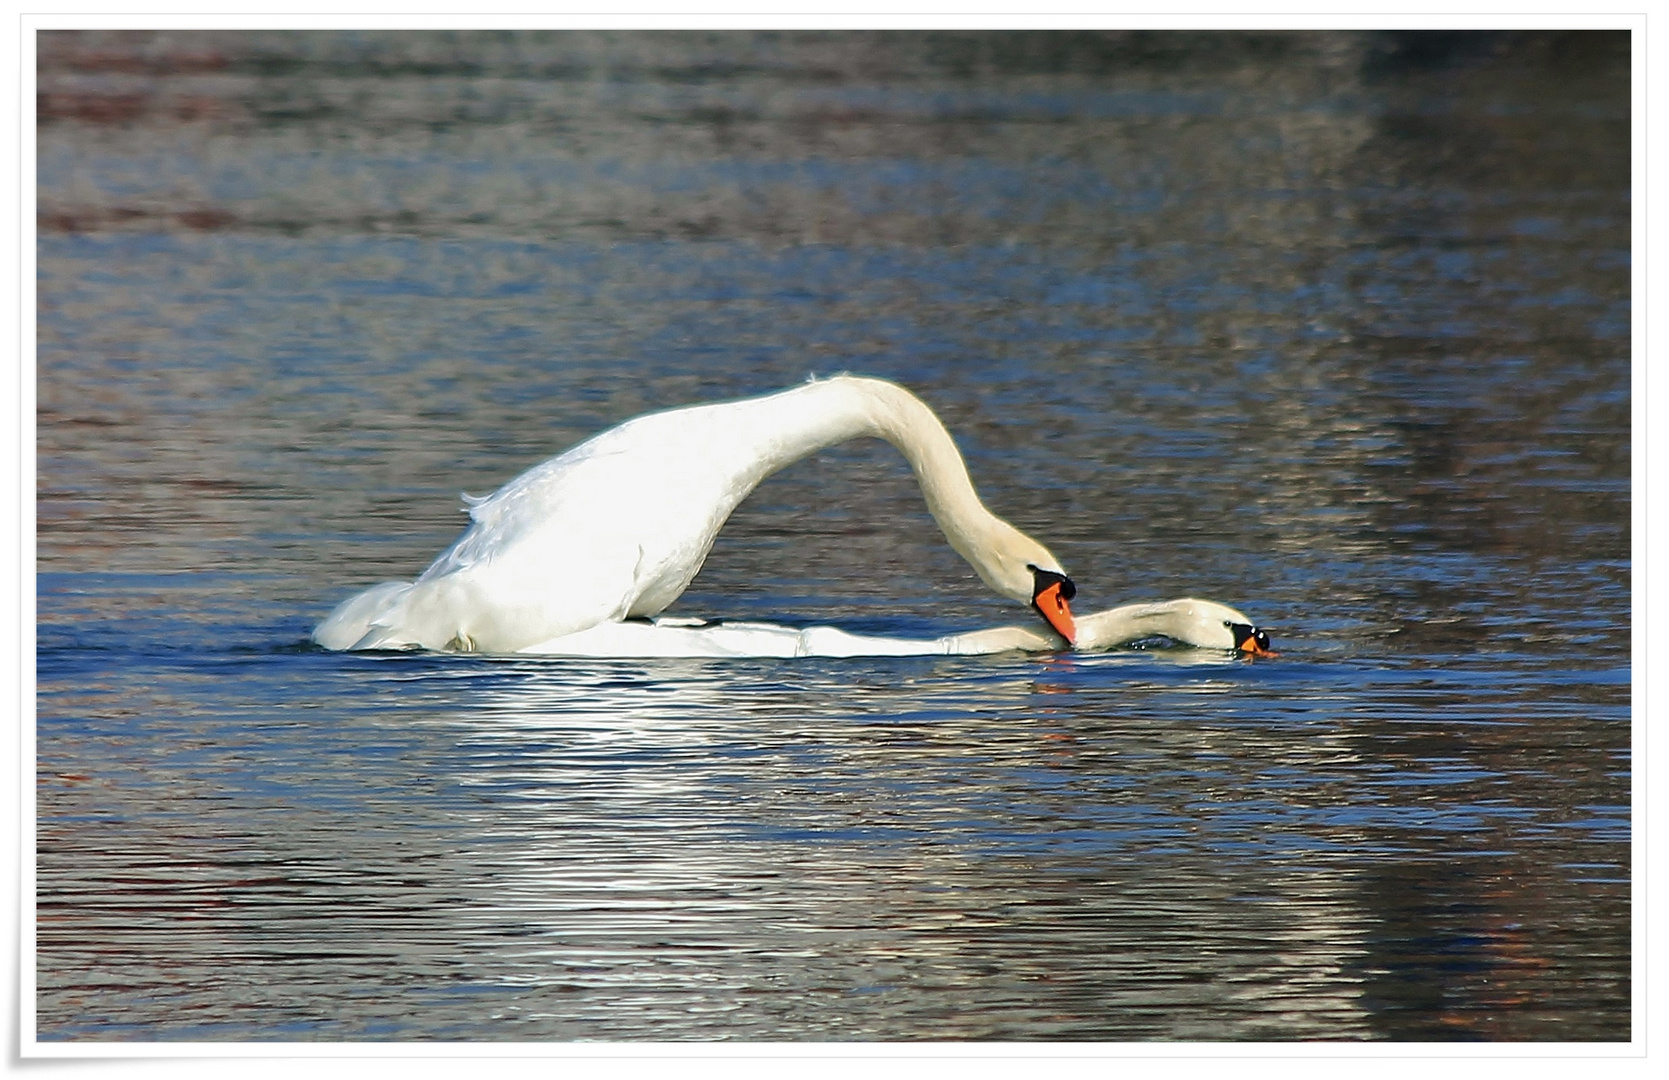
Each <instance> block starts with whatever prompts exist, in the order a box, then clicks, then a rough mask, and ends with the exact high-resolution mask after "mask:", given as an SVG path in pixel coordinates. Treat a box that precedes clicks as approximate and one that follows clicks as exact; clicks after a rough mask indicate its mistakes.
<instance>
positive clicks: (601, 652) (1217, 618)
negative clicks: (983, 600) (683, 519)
mask: <svg viewBox="0 0 1669 1080" xmlns="http://www.w3.org/2000/svg"><path fill="white" fill-rule="evenodd" d="M1075 622H1076V629H1077V643H1076V647H1077V648H1078V650H1079V651H1081V652H1089V651H1094V650H1098V649H1111V648H1115V647H1117V646H1119V645H1125V644H1128V643H1130V642H1132V641H1139V640H1141V639H1143V638H1150V637H1155V636H1164V637H1168V638H1171V639H1172V640H1174V641H1177V642H1179V643H1181V644H1183V645H1194V646H1198V647H1200V648H1206V649H1221V650H1225V651H1233V652H1235V653H1236V654H1241V655H1246V656H1277V655H1279V654H1278V653H1275V652H1273V651H1271V650H1270V648H1269V633H1268V631H1266V630H1263V629H1260V628H1259V627H1257V626H1255V625H1253V623H1252V620H1251V619H1249V618H1247V617H1246V616H1245V615H1242V614H1241V613H1240V612H1238V611H1236V610H1235V609H1234V608H1231V607H1228V606H1227V605H1224V604H1219V603H1216V602H1214V601H1211V600H1199V599H1195V598H1193V597H1186V598H1184V599H1181V600H1167V601H1164V602H1162V603H1146V604H1126V605H1124V606H1123V607H1116V608H1111V609H1109V610H1107V611H1097V612H1094V613H1093V614H1089V615H1079V616H1077V618H1076V620H1075ZM1065 644H1066V642H1065V640H1064V639H1063V638H1061V637H1060V636H1059V635H1058V634H1056V633H1054V632H1052V631H1048V630H1044V629H1043V628H1041V627H1034V626H999V627H993V628H992V629H989V630H976V631H973V632H972V633H966V634H949V635H946V636H944V637H940V638H935V639H931V640H927V639H920V638H890V637H879V636H874V635H868V634H852V633H848V632H846V631H844V630H840V629H838V628H836V627H832V626H812V627H807V628H805V629H803V630H796V629H794V628H793V627H788V626H777V625H774V624H771V623H756V622H711V623H710V622H706V621H704V620H702V619H690V618H680V617H670V616H663V617H661V618H657V619H653V620H632V621H629V622H615V623H600V624H598V625H597V626H594V627H591V628H590V629H587V630H582V631H580V632H579V633H576V634H568V635H566V636H564V637H559V638H555V639H552V640H550V641H544V642H540V643H539V644H537V645H531V646H528V647H527V648H525V649H522V650H521V652H523V653H527V654H535V655H540V656H580V657H597V658H610V657H612V658H650V657H663V658H664V657H807V656H821V657H842V656H986V655H990V654H992V653H1002V652H1013V651H1021V652H1053V651H1055V650H1058V649H1060V648H1061V647H1062V646H1063V645H1065Z"/></svg>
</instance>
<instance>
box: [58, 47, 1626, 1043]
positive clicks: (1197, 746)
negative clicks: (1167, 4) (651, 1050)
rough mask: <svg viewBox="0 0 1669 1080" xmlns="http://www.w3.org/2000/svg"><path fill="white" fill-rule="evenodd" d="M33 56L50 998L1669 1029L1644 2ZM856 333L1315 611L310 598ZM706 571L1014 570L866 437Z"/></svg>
mask: <svg viewBox="0 0 1669 1080" xmlns="http://www.w3.org/2000/svg"><path fill="white" fill-rule="evenodd" d="M39 44H40V54H41V61H40V88H41V97H40V100H39V122H40V127H39V173H38V178H39V195H38V197H39V203H40V216H39V225H40V232H39V243H38V249H37V254H38V270H39V280H38V289H39V308H38V328H39V339H40V347H39V353H38V357H37V364H38V368H37V395H38V399H39V411H38V414H37V424H38V428H37V444H36V450H37V476H38V486H37V504H36V511H37V545H38V561H37V572H38V574H37V596H36V602H37V606H38V620H39V621H38V635H37V669H36V670H37V681H38V698H37V703H36V704H37V719H36V738H37V749H38V756H37V780H38V795H37V802H36V859H37V868H38V875H39V884H38V890H37V894H36V897H35V901H36V913H37V921H36V926H35V931H36V937H37V940H36V946H37V953H36V961H37V972H36V975H37V978H36V987H35V1001H36V1008H37V1010H38V1028H37V1035H38V1037H39V1038H41V1039H44V1040H98V1041H110V1040H144V1041H151V1040H194V1039H206V1040H297V1039H304V1040H342V1039H373V1040H412V1039H429V1040H433V1039H442V1040H480V1041H497V1040H599V1039H602V1040H637V1039H657V1040H660V1039H743V1040H922V1039H982V1040H988V1039H1003V1040H1045V1039H1070V1040H1115V1041H1117V1040H1194V1039H1210V1040H1217V1039H1227V1040H1292V1039H1339V1040H1363V1039H1396V1040H1469V1039H1497V1040H1557V1041H1583V1040H1618V1039H1627V1038H1628V1037H1629V1033H1630V1024H1631V1014H1630V985H1629V972H1630V956H1631V927H1630V922H1629V905H1630V889H1631V886H1630V880H1631V867H1630V865H1629V840H1630V817H1631V807H1630V783H1631V781H1630V775H1631V773H1630V769H1631V765H1630V748H1631V743H1630V730H1629V725H1630V696H1629V684H1630V683H1629V680H1630V668H1629V647H1630V633H1629V625H1630V609H1629V589H1630V574H1631V565H1630V535H1629V509H1630V487H1629V482H1630V474H1629V460H1630V457H1629V447H1630V439H1631V433H1630V430H1629V409H1630V384H1629V336H1628V335H1629V328H1630V314H1629V293H1628V280H1629V279H1628V274H1629V247H1628V244H1629V215H1630V192H1629V187H1628V177H1629V145H1628V121H1629V115H1628V63H1629V56H1628V51H1627V39H1626V37H1621V36H1618V35H1605V34H1581V33H1577V34H1565V35H1551V36H1549V35H1508V34H1495V35H1481V36H1473V35H1438V36H1435V37H1420V36H1407V35H1404V36H1397V35H1323V34H1313V35H1297V36H1290V35H1204V36H1200V35H1087V36H1080V35H1064V36H1063V35H979V34H973V35H962V34H949V35H946V34H934V35H910V34H905V35H863V34H852V35H846V34H842V35H832V36H831V35H817V34H791V35H777V34H758V35H731V34H719V35H646V34H636V35H575V34H531V35H499V34H414V35H403V34H386V33H384V34H318V35H313V34H284V33H272V34H243V33H239V34H229V33H227V34H222V33H214V34H210V33H173V34H161V35H148V34H132V35H127V34H112V35H105V34H59V33H48V34H42V35H41V37H40V42H39ZM842 370H850V371H854V372H861V373H865V374H871V375H877V376H882V377H886V378H893V379H897V380H899V381H902V382H904V383H906V384H907V385H909V386H910V387H912V388H913V389H914V390H915V391H916V392H917V393H919V394H920V395H921V396H923V397H924V398H925V399H926V400H927V401H928V402H930V403H931V404H932V405H933V406H934V407H935V408H936V409H937V410H938V411H939V412H940V414H941V416H942V417H943V418H944V419H945V421H946V423H947V424H948V426H949V427H950V428H951V430H952V431H953V432H954V434H955V436H956V438H957V440H958V442H959V444H960V446H961V447H962V449H963V451H964V453H965V454H966V456H967V458H968V461H969V466H970V469H971V470H972V472H973V475H974V478H975V481H976V483H977V485H978V487H979V489H980V492H981V494H982V495H983V496H984V498H985V499H986V501H987V503H988V504H989V505H991V506H992V508H993V509H995V510H996V511H997V512H999V513H1001V514H1003V515H1004V516H1006V517H1008V518H1010V519H1011V520H1013V521H1014V522H1015V523H1017V524H1018V525H1020V526H1021V527H1022V528H1024V529H1026V530H1027V531H1029V532H1032V533H1034V534H1035V535H1038V536H1039V537H1041V538H1043V539H1045V541H1046V542H1047V543H1048V544H1049V545H1050V547H1051V548H1052V549H1053V550H1054V552H1055V553H1056V554H1057V555H1058V556H1059V557H1060V558H1061V560H1062V561H1063V563H1064V564H1065V565H1066V566H1067V568H1068V569H1069V570H1070V572H1071V573H1072V575H1073V577H1074V579H1075V580H1076V581H1077V583H1078V585H1079V588H1080V598H1079V601H1078V604H1079V606H1080V607H1082V608H1083V609H1084V610H1095V609H1099V608H1103V607H1110V606H1113V605H1115V604H1120V603H1127V602H1134V601H1140V600H1153V599H1165V598H1170V597H1174V596H1182V595H1200V596H1206V597H1210V598H1212V599H1216V600H1219V601H1222V602H1225V603H1229V604H1232V605H1234V606H1235V607H1238V608H1241V609H1243V610H1245V611H1247V612H1248V613H1250V614H1251V615H1252V616H1253V617H1254V618H1256V619H1257V620H1258V621H1259V622H1260V623H1261V624H1263V625H1265V626H1267V627H1269V628H1270V629H1271V631H1272V633H1273V634H1274V635H1275V639H1276V647H1277V648H1279V649H1280V650H1281V652H1282V654H1283V655H1282V656H1281V657H1280V659H1279V660H1276V661H1273V662H1257V663H1246V662H1238V661H1235V660H1233V659H1232V658H1229V657H1225V656H1220V655H1217V654H1212V653H1202V652H1198V651H1194V650H1186V649H1165V648H1149V649H1143V650H1129V651H1122V652H1117V653H1109V654H1103V655H1094V656H1084V655H1062V656H1053V657H1019V656H1005V657H988V658H938V659H931V658H897V659H867V660H838V661H837V660H812V661H804V660H802V661H779V660H757V661H696V660H690V661H639V662H634V661H557V660H536V659H521V660H503V659H500V660H493V659H485V658H479V657H449V656H381V655H342V654H331V653H325V652H322V651H319V650H316V649H314V648H312V647H311V646H309V645H307V644H306V637H307V633H308V631H309V629H310V628H311V627H312V625H313V624H314V623H315V622H316V621H317V620H318V619H319V618H321V617H322V616H323V615H324V613H325V612H326V611H328V610H329V608H330V607H331V606H332V605H334V604H335V603H336V602H337V601H338V600H340V599H342V598H343V597H345V596H346V595H348V594H349V593H351V592H352V591H354V590H356V589H359V588H362V587H363V586H365V585H367V584H370V583H372V582H375V581H379V580H384V579H389V578H402V577H404V578H409V577H411V576H413V575H415V574H416V573H417V572H418V571H420V570H421V569H422V567H423V566H424V565H425V564H426V563H427V562H428V561H429V559H431V558H432V557H433V556H434V554H435V553H437V552H438V551H439V550H440V549H441V548H443V547H444V546H445V545H446V544H448V543H449V542H450V541H451V540H452V539H453V537H454V536H455V535H456V534H457V532H458V531H459V529H460V528H461V525H462V522H463V518H462V516H461V515H460V514H459V512H458V510H459V506H460V503H459V501H458V494H459V492H462V491H468V492H473V493H477V494H479V493H483V492H486V491H490V490H492V489H493V488H495V487H497V486H498V485H499V484H501V483H503V482H504V481H505V480H507V479H509V478H510V477H511V476H513V475H515V474H516V473H517V472H519V471H521V470H522V469H524V468H526V467H527V466H529V465H531V464H534V463H536V462H537V461H539V460H542V459H543V458H545V457H547V456H549V455H550V454H552V453H555V452H557V451H559V450H561V449H563V448H564V447H566V446H568V445H571V444H572V443H573V442H575V441H578V440H579V439H582V438H584V437H586V436H587V435H590V434H592V433H594V432H596V431H597V430H600V429H601V428H603V427H606V426H608V425H610V424H613V423H617V422H619V421H621V420H624V419H626V418H628V417H630V416H633V415H636V414H638V413H640V412H642V411H644V410H647V409H653V408H660V407H669V406H674V405H681V404H688V403H691V402H696V401H704V400H715V399H720V398H724V397H730V396H736V395H741V394H749V393H760V392H766V391H769V390H772V389H776V388H779V387H782V386H786V385H791V384H793V383H796V382H799V381H801V380H803V379H804V378H805V377H806V376H807V375H809V374H830V373H833V372H836V371H842ZM674 611H675V612H678V613H683V614H693V615H702V616H708V617H713V616H717V617H732V618H743V617H745V618H761V619H769V620H771V621H775V622H782V623H788V624H795V625H804V624H810V623H827V624H832V625H837V626H841V627H842V628H844V629H847V630H851V631H854V632H860V633H884V634H898V635H905V636H921V637H935V636H938V635H940V634H946V633H953V632H957V631H961V630H968V629H974V628H978V627H983V626H989V625H997V624H1000V623H1004V622H1011V621H1014V620H1016V619H1020V618H1024V617H1025V613H1024V612H1022V611H1019V610H1018V609H1014V608H1012V607H1011V606H1010V605H1008V604H1007V603H1005V602H1004V601H1002V600H1001V599H999V598H997V597H995V596H992V595H990V594H989V593H988V591H987V590H986V589H985V588H984V587H983V586H982V585H981V584H980V583H979V581H978V580H977V578H976V577H975V576H974V575H973V573H972V572H971V570H970V569H969V568H968V567H967V566H966V565H965V564H963V563H962V562H961V560H960V559H959V558H958V557H957V556H956V555H955V553H954V552H952V551H951V550H950V549H949V547H948V546H947V545H946V544H945V543H944V542H943V539H942V538H941V537H940V536H939V534H938V533H937V530H936V529H935V528H934V526H933V524H932V521H931V519H930V518H929V517H928V516H927V514H926V511H925V510H924V509H923V507H922V506H921V502H920V499H919V496H918V495H917V493H916V491H915V488H914V485H913V482H912V481H911V479H910V476H909V472H908V469H907V468H906V467H905V466H904V465H903V463H902V462H901V461H900V460H899V459H898V457H897V455H896V453H895V452H894V451H892V450H891V449H890V448H889V447H886V446H885V445H883V444H879V443H859V444H851V445H848V446H843V447H839V448H836V449H833V450H830V451H828V452H825V453H823V454H820V455H818V456H817V457H815V458H813V459H811V460H808V461H805V462H802V463H800V464H798V465H795V466H793V467H791V468H789V469H787V470H785V471H784V472H783V473H781V474H779V475H778V476H776V477H774V478H772V479H771V480H769V481H767V482H766V483H765V484H764V485H763V486H762V487H761V488H760V489H759V490H758V491H757V492H755V494H754V495H753V496H752V497H750V499H749V500H748V501H747V502H745V503H744V504H743V506H742V507H741V509H740V510H739V511H738V513H737V515H736V516H735V518H733V519H732V521H731V523H730V525H729V526H728V527H727V529H726V530H725V532H724V533H723V534H722V535H721V538H720V540H719V542H718V544H717V546H716V547H715V549H714V551H713V554H712V556H711V558H710V559H709V561H708V563H707V566H706V568H705V569H704V570H703V572H702V574H701V576H700V577H699V578H698V579H697V580H696V582H695V585H694V586H693V587H692V588H691V590H690V591H689V592H688V593H687V594H686V595H685V596H684V597H683V598H682V599H681V600H680V601H679V602H678V604H677V605H675V607H674Z"/></svg>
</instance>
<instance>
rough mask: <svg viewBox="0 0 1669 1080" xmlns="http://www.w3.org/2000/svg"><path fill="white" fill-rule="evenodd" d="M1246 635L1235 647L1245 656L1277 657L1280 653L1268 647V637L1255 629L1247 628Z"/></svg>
mask: <svg viewBox="0 0 1669 1080" xmlns="http://www.w3.org/2000/svg"><path fill="white" fill-rule="evenodd" d="M1247 630H1248V633H1247V634H1246V636H1245V637H1244V638H1242V639H1241V640H1240V643H1239V644H1238V645H1237V646H1236V648H1238V649H1239V650H1240V651H1241V652H1243V653H1245V654H1246V655H1247V656H1279V655H1281V654H1280V653H1278V652H1276V651H1275V650H1274V649H1271V648H1270V647H1269V635H1268V634H1267V633H1265V632H1264V631H1262V630H1258V629H1256V628H1255V627H1247Z"/></svg>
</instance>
